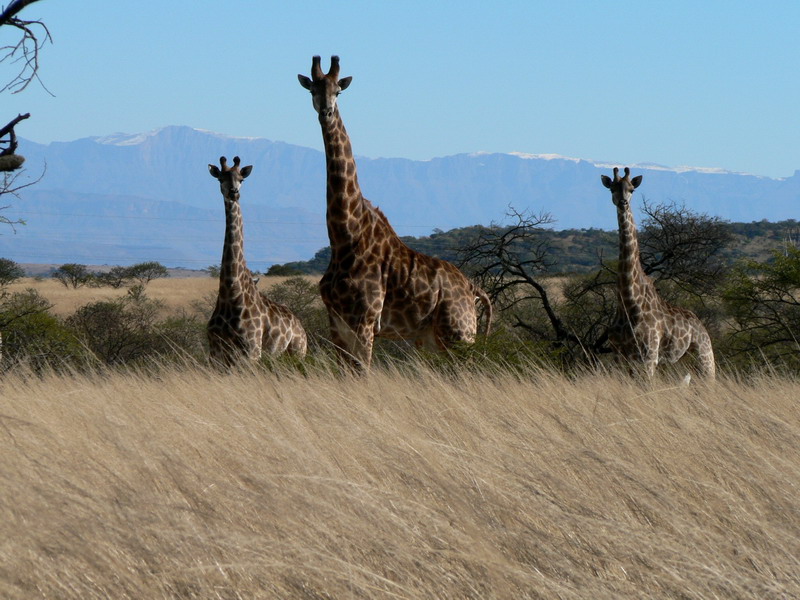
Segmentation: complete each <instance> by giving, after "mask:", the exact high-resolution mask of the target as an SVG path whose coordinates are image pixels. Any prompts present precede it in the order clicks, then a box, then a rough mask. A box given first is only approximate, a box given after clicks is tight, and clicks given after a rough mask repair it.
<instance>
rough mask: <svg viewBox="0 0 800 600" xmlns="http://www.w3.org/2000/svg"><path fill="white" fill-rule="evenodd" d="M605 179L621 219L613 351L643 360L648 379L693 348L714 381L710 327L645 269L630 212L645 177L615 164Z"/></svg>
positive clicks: (631, 212) (613, 324)
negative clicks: (668, 296)
mask: <svg viewBox="0 0 800 600" xmlns="http://www.w3.org/2000/svg"><path fill="white" fill-rule="evenodd" d="M600 179H601V181H602V182H603V185H604V186H605V187H607V188H608V189H609V190H611V200H612V201H613V203H614V205H615V206H616V207H617V221H618V223H619V267H618V274H617V313H616V316H615V318H614V321H613V323H612V325H611V327H610V329H609V342H610V343H611V346H612V349H613V350H614V352H615V353H616V354H617V356H618V358H622V359H626V360H628V361H632V362H633V361H635V362H643V363H644V367H645V371H646V373H647V375H648V377H653V375H654V374H655V370H656V365H657V364H658V363H659V362H669V363H674V362H676V361H677V360H679V359H680V358H681V357H682V356H683V355H684V354H686V353H687V352H691V353H694V354H696V356H697V359H698V361H699V364H700V372H701V373H702V374H703V375H704V376H705V377H706V378H708V379H714V376H715V366H714V351H713V349H712V348H711V338H710V337H709V335H708V332H707V331H706V328H705V327H703V324H702V323H701V322H700V319H699V318H698V317H697V315H695V314H694V313H693V312H691V311H689V310H686V309H683V308H679V307H677V306H672V305H670V304H669V303H667V302H666V301H664V300H663V299H662V298H661V296H659V294H658V291H657V290H656V287H655V285H654V283H653V280H652V279H651V278H650V277H649V276H647V274H645V272H644V269H643V268H642V264H641V260H640V255H639V241H638V238H637V234H636V224H635V222H634V220H633V211H632V210H631V199H632V198H633V191H634V190H635V189H636V188H638V187H639V185H640V184H641V183H642V176H641V175H638V176H636V177H634V178H633V179H631V178H630V169H629V168H628V167H625V176H624V177H622V178H620V176H619V169H618V168H616V167H615V168H614V179H611V178H610V177H608V176H607V175H601V176H600ZM689 378H690V376H687V379H686V380H685V381H687V382H688V380H689Z"/></svg>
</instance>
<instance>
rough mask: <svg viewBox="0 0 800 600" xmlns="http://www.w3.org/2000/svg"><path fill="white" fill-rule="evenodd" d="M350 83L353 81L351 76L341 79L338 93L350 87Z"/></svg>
mask: <svg viewBox="0 0 800 600" xmlns="http://www.w3.org/2000/svg"><path fill="white" fill-rule="evenodd" d="M351 81H353V77H352V76H350V77H342V78H341V79H340V80H339V90H340V91H344V90H346V89H347V87H348V86H349V85H350V82H351Z"/></svg>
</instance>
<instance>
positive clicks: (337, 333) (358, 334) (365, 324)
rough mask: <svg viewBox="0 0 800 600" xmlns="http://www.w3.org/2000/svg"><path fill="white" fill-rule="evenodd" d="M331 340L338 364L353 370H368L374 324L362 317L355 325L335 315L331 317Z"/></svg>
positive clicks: (370, 360) (370, 361)
mask: <svg viewBox="0 0 800 600" xmlns="http://www.w3.org/2000/svg"><path fill="white" fill-rule="evenodd" d="M330 321H331V340H332V341H333V343H334V345H335V347H336V351H337V354H338V357H339V364H340V365H342V366H346V367H347V368H349V369H351V370H353V371H355V372H364V371H368V370H369V368H370V365H371V363H372V345H373V341H374V337H375V334H374V324H373V323H372V322H371V320H369V319H362V321H361V322H360V323H358V324H356V325H351V324H349V323H348V322H347V321H346V320H345V319H343V318H342V317H340V316H338V315H336V316H332V317H331V319H330Z"/></svg>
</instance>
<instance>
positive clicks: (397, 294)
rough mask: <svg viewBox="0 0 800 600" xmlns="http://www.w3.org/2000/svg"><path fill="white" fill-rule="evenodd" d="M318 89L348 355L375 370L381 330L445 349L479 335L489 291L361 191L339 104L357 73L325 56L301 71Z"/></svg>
mask: <svg viewBox="0 0 800 600" xmlns="http://www.w3.org/2000/svg"><path fill="white" fill-rule="evenodd" d="M297 78H298V79H299V81H300V85H302V86H303V87H304V88H306V89H307V90H309V91H310V92H311V99H312V102H313V105H314V109H315V110H316V111H317V113H318V115H319V123H320V125H321V126H322V139H323V141H324V144H325V159H326V165H327V178H328V183H327V215H326V220H327V225H328V237H329V238H330V242H331V260H330V263H329V264H328V268H327V270H326V271H325V274H324V275H323V277H322V280H321V281H320V284H319V285H320V294H321V296H322V300H323V302H324V303H325V307H326V308H327V310H328V318H329V321H330V326H331V337H332V340H333V343H334V345H335V346H336V348H337V350H338V352H339V357H340V360H341V361H343V362H344V363H345V364H347V365H349V366H351V367H352V368H354V369H356V370H367V369H369V367H370V363H371V361H372V345H373V342H374V338H375V336H380V337H386V338H391V339H407V340H414V342H415V344H416V345H417V347H419V346H423V345H424V346H426V347H428V348H431V349H445V348H447V347H449V346H451V345H453V344H454V343H455V342H459V341H463V342H468V343H472V342H474V340H475V335H476V333H477V328H478V318H477V310H476V307H475V299H476V298H478V299H479V300H481V302H483V304H484V305H485V307H486V318H487V322H486V334H488V333H489V326H490V322H491V318H492V306H491V302H490V301H489V297H488V296H487V295H486V293H485V292H484V291H483V290H481V289H480V288H478V287H477V286H476V285H475V284H473V283H472V282H471V281H470V280H469V279H467V278H466V277H465V276H464V274H463V273H461V271H459V270H458V269H457V268H456V267H455V266H453V265H452V264H450V263H448V262H446V261H443V260H440V259H438V258H434V257H431V256H426V255H425V254H421V253H419V252H416V251H414V250H412V249H411V248H409V247H408V246H406V245H405V244H404V243H403V242H402V241H401V240H400V238H399V237H398V235H397V234H396V233H395V231H394V229H393V228H392V226H391V225H390V224H389V221H388V219H387V218H386V217H385V216H384V214H383V213H382V212H381V211H380V210H379V209H378V208H376V207H375V206H373V205H372V203H370V202H369V201H368V200H367V199H366V198H364V196H363V195H362V194H361V189H360V187H359V185H358V176H357V174H356V163H355V159H354V158H353V150H352V147H351V145H350V138H349V137H348V135H347V131H346V130H345V128H344V123H343V122H342V118H341V116H340V114H339V108H338V107H337V105H336V97H337V96H338V95H339V93H340V92H342V91H343V90H345V89H347V87H348V86H349V85H350V82H351V81H352V77H344V78H342V79H339V57H338V56H334V57H332V58H331V68H330V70H329V71H328V73H327V75H326V74H324V73H323V72H322V68H321V67H320V57H319V56H315V57H314V58H313V60H312V65H311V78H310V79H309V78H308V77H306V76H305V75H298V76H297Z"/></svg>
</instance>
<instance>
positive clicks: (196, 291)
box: [6, 277, 318, 317]
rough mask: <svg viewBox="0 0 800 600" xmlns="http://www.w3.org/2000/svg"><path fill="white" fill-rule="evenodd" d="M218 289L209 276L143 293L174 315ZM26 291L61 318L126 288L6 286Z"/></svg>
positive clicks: (51, 283)
mask: <svg viewBox="0 0 800 600" xmlns="http://www.w3.org/2000/svg"><path fill="white" fill-rule="evenodd" d="M286 279H287V278H286V277H262V278H261V281H260V282H259V289H262V290H269V288H270V287H271V286H273V285H277V284H279V283H282V282H284V281H286ZM310 279H311V280H313V281H315V282H316V281H317V280H318V278H313V277H312V278H310ZM218 286H219V279H216V278H213V277H166V278H163V279H154V280H153V281H151V282H150V283H148V284H147V288H146V290H147V295H148V296H150V297H151V298H152V299H154V300H159V301H161V302H163V304H164V310H165V311H166V312H175V311H177V310H180V309H182V308H188V307H189V306H190V305H191V304H192V303H193V302H195V301H203V299H204V298H205V297H207V296H210V295H213V296H214V298H216V293H217V288H218ZM27 288H34V289H36V290H37V291H38V292H39V293H40V294H41V295H42V296H44V297H45V298H47V299H48V300H49V301H50V302H51V303H52V304H53V309H52V312H53V314H55V315H58V316H61V317H66V316H69V315H71V314H72V313H74V312H75V311H76V310H77V309H78V308H80V307H81V306H84V305H85V304H88V303H90V302H97V301H101V300H113V299H115V298H121V297H123V296H125V294H126V293H127V288H124V287H123V288H120V289H116V290H115V289H113V288H111V287H100V288H95V287H87V286H84V287H79V288H77V289H74V288H67V287H65V286H64V285H63V284H62V283H60V282H59V281H58V280H56V279H50V278H44V279H36V278H33V277H23V278H22V279H19V280H17V281H15V282H14V283H12V284H10V285H8V286H7V287H6V289H7V290H8V291H9V292H10V293H13V292H21V291H23V290H25V289H27ZM212 307H213V303H212ZM209 316H210V310H209Z"/></svg>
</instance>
